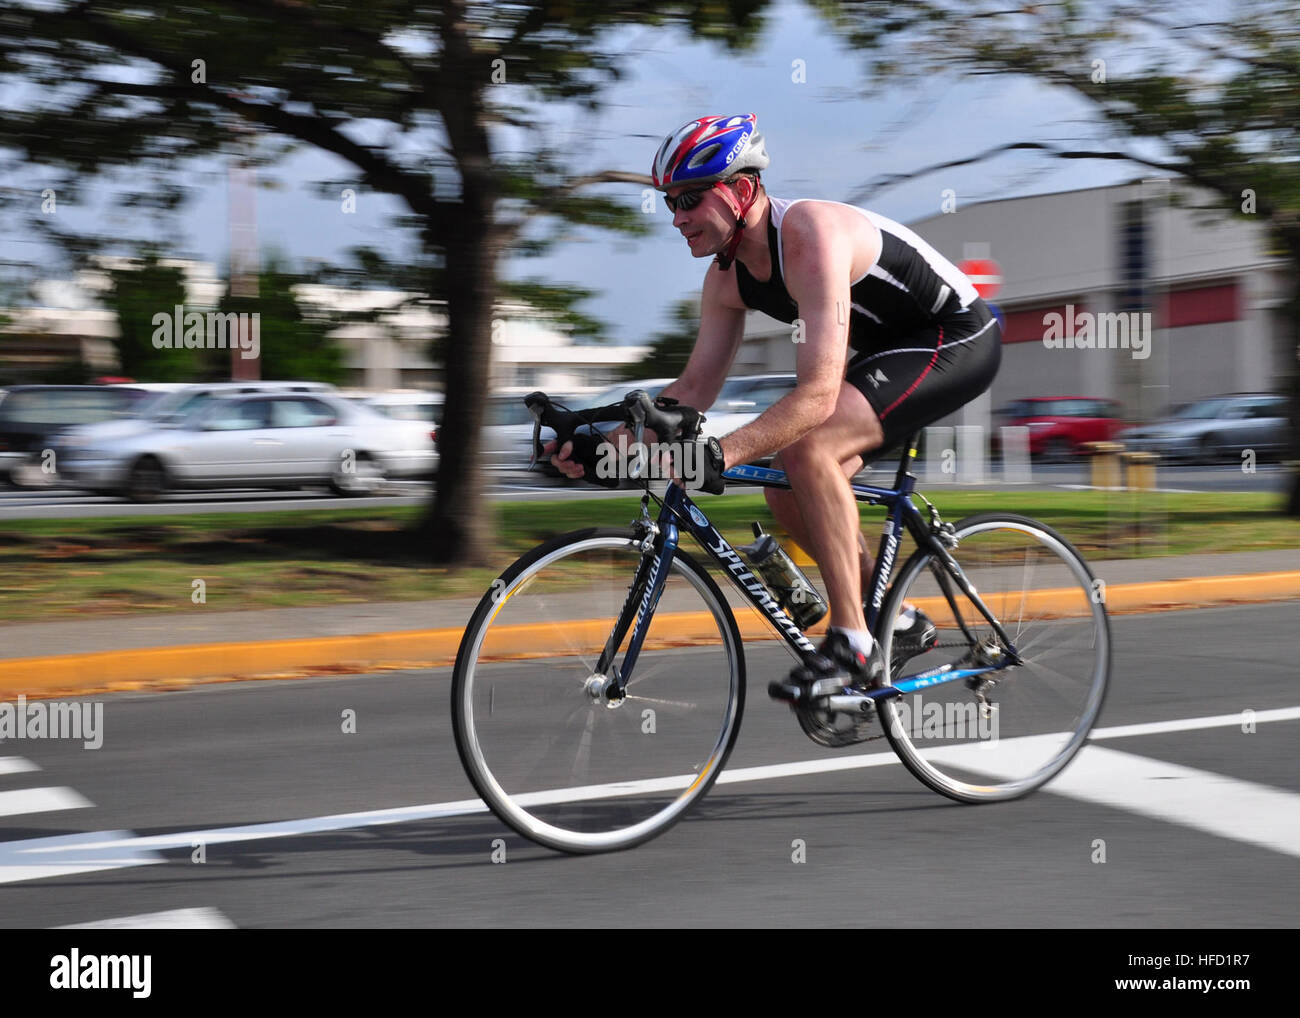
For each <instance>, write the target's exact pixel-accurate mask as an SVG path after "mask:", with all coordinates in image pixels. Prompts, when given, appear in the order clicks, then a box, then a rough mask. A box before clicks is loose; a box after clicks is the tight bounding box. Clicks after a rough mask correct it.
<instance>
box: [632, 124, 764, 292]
mask: <svg viewBox="0 0 1300 1018" xmlns="http://www.w3.org/2000/svg"><path fill="white" fill-rule="evenodd" d="M768 162H769V160H768V158H767V149H766V148H765V147H764V146H763V136H762V135H761V134H759V133H758V117H756V116H755V115H754V114H753V113H741V114H737V115H735V116H729V117H717V116H711V117H699V118H698V119H696V120H692V121H690V122H689V123H686V124H683V125H682V126H681V127H679V128H678V129H677V130H676V131H674V132H673V133H672V134H670V135H669V136H668V137H667V138H665V139H664V140H663V144H662V145H660V146H659V151H658V152H656V153H655V160H654V165H653V166H652V167H651V170H650V179H651V180H652V181H653V183H654V186H655V187H656V188H658V189H659V190H660V191H667V190H668V189H669V188H670V187H677V186H679V185H681V184H715V185H716V184H717V183H718V182H719V181H722V180H726V179H727V178H729V177H732V176H734V175H735V174H737V173H742V172H744V171H745V170H764V169H767V164H768ZM718 194H719V196H720V197H721V198H722V200H723V201H724V202H726V203H727V205H728V207H729V208H730V209H731V211H732V213H733V214H734V215H735V217H736V225H735V227H734V228H733V229H732V231H731V237H730V239H729V240H728V241H727V244H726V247H725V248H724V249H723V250H722V251H720V252H718V255H717V263H718V267H719V268H721V269H723V270H724V271H725V270H726V269H728V268H730V267H731V262H732V260H733V259H734V258H735V257H736V251H737V249H738V248H739V247H740V240H741V237H743V236H744V233H745V216H747V215H748V214H749V210H750V209H751V208H753V206H754V202H755V201H756V200H757V199H758V192H757V191H755V192H754V193H753V194H752V195H750V197H749V199H748V200H747V201H746V202H745V204H744V205H741V204H739V203H738V202H737V201H736V199H735V198H734V197H733V196H732V195H731V193H730V192H729V191H728V190H727V189H726V188H725V187H724V188H719V189H718Z"/></svg>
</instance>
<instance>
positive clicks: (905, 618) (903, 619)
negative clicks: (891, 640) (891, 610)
mask: <svg viewBox="0 0 1300 1018" xmlns="http://www.w3.org/2000/svg"><path fill="white" fill-rule="evenodd" d="M915 621H916V609H915V608H905V609H903V611H901V612H900V613H899V615H898V618H896V619H895V620H894V632H896V633H897V632H898V631H899V630H907V629H911V628H912V623H913V622H915Z"/></svg>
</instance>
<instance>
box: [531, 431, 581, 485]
mask: <svg viewBox="0 0 1300 1018" xmlns="http://www.w3.org/2000/svg"><path fill="white" fill-rule="evenodd" d="M542 455H543V456H550V457H551V466H553V467H554V468H555V469H556V470H558V471H559V472H560V473H562V474H563V475H564V476H565V477H568V478H570V479H571V480H575V481H576V480H578V479H579V478H580V477H582V476H583V474H585V473H586V472H587V468H586V467H584V466H583V465H582V464H581V463H575V462H574V461H573V460H572V459H570V457H571V456H572V455H573V443H572V442H565V443H564V445H563V446H562V447H561V448H560V449H558V450H557V449H556V448H555V442H553V441H551V442H547V443H546V445H545V446H543V447H542Z"/></svg>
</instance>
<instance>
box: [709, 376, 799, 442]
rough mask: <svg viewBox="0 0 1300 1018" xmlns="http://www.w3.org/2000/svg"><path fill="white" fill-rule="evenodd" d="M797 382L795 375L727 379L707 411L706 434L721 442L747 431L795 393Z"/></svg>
mask: <svg viewBox="0 0 1300 1018" xmlns="http://www.w3.org/2000/svg"><path fill="white" fill-rule="evenodd" d="M795 381H796V379H795V376H794V374H793V373H792V372H785V373H781V374H768V375H736V376H735V377H732V378H728V379H727V380H726V381H725V382H724V383H723V384H722V391H721V392H719V393H718V398H717V399H716V400H714V401H713V406H711V407H709V408H708V410H707V411H705V414H704V416H705V418H706V419H705V422H704V434H706V435H710V436H714V437H717V438H721V437H722V436H723V435H729V434H731V433H732V432H733V431H735V430H736V429H737V428H741V427H744V426H745V425H746V424H748V423H749V422H750V421H752V420H754V419H755V418H756V417H758V415H759V414H761V413H762V412H763V411H764V410H766V409H767V408H768V407H770V406H771V405H772V404H773V403H775V402H776V401H777V400H779V399H781V397H783V396H784V395H785V394H786V393H788V392H789V391H790V390H791V389H793V388H794V386H795Z"/></svg>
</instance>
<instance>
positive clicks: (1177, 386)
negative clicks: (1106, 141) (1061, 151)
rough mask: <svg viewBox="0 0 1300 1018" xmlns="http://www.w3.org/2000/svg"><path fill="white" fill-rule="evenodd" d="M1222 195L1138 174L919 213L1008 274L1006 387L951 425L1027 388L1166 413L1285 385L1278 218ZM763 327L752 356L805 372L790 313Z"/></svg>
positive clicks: (1130, 410) (752, 335)
mask: <svg viewBox="0 0 1300 1018" xmlns="http://www.w3.org/2000/svg"><path fill="white" fill-rule="evenodd" d="M1180 196H1181V197H1180ZM1211 200H1212V199H1211V197H1210V196H1208V195H1206V194H1204V193H1202V192H1198V191H1196V190H1194V189H1189V188H1187V187H1186V186H1184V185H1182V184H1181V183H1179V182H1176V181H1170V180H1164V179H1161V180H1147V181H1133V182H1131V183H1127V184H1120V185H1115V186H1109V187H1098V188H1088V189H1085V190H1079V191H1067V192H1060V193H1054V194H1041V195H1032V196H1029V197H1024V198H1009V199H1005V200H1001V201H990V202H981V203H978V204H973V205H968V206H962V205H960V204H959V205H958V207H957V209H956V211H954V212H951V213H940V214H937V215H934V216H930V217H928V218H926V219H922V220H919V221H915V222H912V223H909V224H908V225H909V226H910V227H911V228H912V229H914V230H915V231H916V232H917V233H918V234H920V235H921V236H922V237H923V238H924V239H925V240H926V241H928V242H929V243H930V244H931V245H932V246H934V247H935V248H936V249H937V250H938V251H939V252H940V253H941V254H943V255H944V256H945V257H947V258H949V259H950V260H952V261H954V262H961V261H963V260H966V259H971V258H991V259H992V260H993V261H994V262H996V263H997V264H998V266H999V267H1000V268H1001V274H1002V280H1003V282H1002V288H1001V290H1000V292H999V293H998V294H997V295H996V296H995V297H994V298H993V303H994V304H995V305H996V306H997V307H998V308H999V309H1000V310H1001V312H1002V314H1003V316H1004V319H1005V330H1004V342H1005V344H1006V345H1005V347H1004V350H1003V360H1002V368H1001V370H1000V372H999V374H998V377H997V379H996V380H995V382H994V383H993V387H992V389H991V391H990V393H988V394H986V395H985V396H984V397H982V398H981V399H979V400H976V401H975V402H974V403H972V404H971V405H970V406H969V407H967V408H966V409H965V410H964V411H963V412H962V413H960V414H958V415H956V417H957V419H956V420H955V421H954V420H949V421H945V422H940V423H946V424H952V423H958V424H983V425H985V426H987V424H988V421H989V417H988V414H989V411H990V409H991V407H996V406H1000V405H1002V404H1003V403H1005V402H1007V401H1009V400H1011V399H1015V398H1019V397H1025V396H1074V395H1077V396H1092V397H1106V398H1111V399H1117V400H1119V401H1120V403H1121V404H1122V405H1123V407H1124V410H1125V412H1126V414H1127V415H1128V416H1130V417H1132V418H1150V417H1153V416H1156V415H1157V414H1158V413H1159V412H1160V411H1161V410H1163V409H1164V408H1166V407H1167V406H1169V405H1170V404H1171V403H1179V402H1184V401H1187V400H1191V399H1196V398H1198V397H1201V396H1206V395H1211V394H1214V393H1220V392H1233V391H1248V390H1261V391H1269V390H1273V389H1275V388H1277V386H1278V385H1279V384H1280V380H1281V379H1283V378H1285V377H1286V374H1285V372H1286V369H1287V365H1288V360H1287V358H1288V357H1289V353H1288V350H1289V348H1288V345H1287V342H1286V340H1285V338H1284V337H1285V330H1284V322H1283V319H1282V313H1281V310H1280V309H1281V305H1282V303H1283V301H1284V300H1285V299H1286V297H1287V291H1288V288H1289V285H1290V283H1289V280H1288V278H1287V277H1286V275H1285V272H1286V270H1287V263H1286V261H1285V260H1284V259H1283V258H1281V257H1280V255H1278V254H1277V253H1274V252H1271V251H1270V250H1269V240H1268V236H1267V233H1266V231H1265V229H1264V228H1263V226H1262V224H1257V223H1254V222H1251V221H1249V219H1244V218H1242V217H1228V216H1226V215H1224V214H1223V213H1209V212H1206V211H1204V210H1201V209H1197V208H1195V207H1193V206H1194V205H1196V204H1197V203H1200V204H1203V205H1209V204H1210V203H1211ZM1180 201H1181V202H1182V204H1179V203H1178V202H1180ZM877 210H878V211H880V212H882V213H884V214H886V215H887V214H888V209H887V208H884V207H879V208H877ZM1144 316H1149V317H1144ZM1058 323H1059V327H1058ZM747 326H748V328H747V333H746V338H745V343H744V348H743V350H742V353H741V355H740V357H739V358H738V363H739V362H742V361H743V363H744V364H745V366H746V369H747V370H750V369H752V370H755V371H758V370H764V371H789V370H793V366H794V353H795V346H794V344H793V343H792V342H791V334H790V329H789V327H788V326H785V325H781V324H779V323H774V322H772V321H771V320H770V319H768V318H766V316H763V315H758V314H754V315H753V316H752V318H751V321H750V322H748V323H747ZM1085 326H1086V327H1085ZM1058 333H1059V334H1058Z"/></svg>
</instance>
